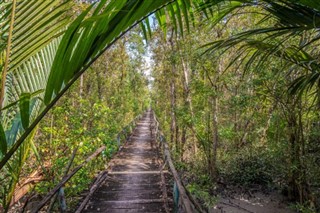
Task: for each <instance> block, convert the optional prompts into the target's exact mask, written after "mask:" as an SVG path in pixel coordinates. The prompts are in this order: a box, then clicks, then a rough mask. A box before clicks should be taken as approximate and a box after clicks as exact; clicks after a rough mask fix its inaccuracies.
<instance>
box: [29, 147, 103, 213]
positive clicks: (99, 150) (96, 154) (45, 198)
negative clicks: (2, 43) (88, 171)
mask: <svg viewBox="0 0 320 213" xmlns="http://www.w3.org/2000/svg"><path fill="white" fill-rule="evenodd" d="M105 148H106V146H105V145H103V146H102V147H100V148H99V149H97V150H96V151H95V152H94V153H93V154H92V155H90V156H89V157H88V158H87V159H86V160H85V161H84V162H82V163H81V164H80V165H79V166H77V167H76V168H74V169H73V170H72V172H71V173H69V174H68V175H66V176H65V177H64V178H63V179H62V180H61V181H60V183H58V184H57V185H56V186H55V187H54V188H53V189H52V190H51V191H50V192H49V193H48V194H47V195H46V196H45V197H44V199H42V201H41V202H40V203H39V204H38V206H37V207H36V208H34V209H33V210H32V213H36V212H38V211H40V209H42V207H43V206H44V205H45V204H46V203H47V202H48V201H49V200H50V199H51V198H52V197H53V196H54V195H55V194H56V193H57V191H58V190H59V189H60V188H61V187H62V186H63V185H64V184H66V183H67V182H68V180H70V178H72V177H73V176H74V175H75V174H76V173H77V172H78V171H79V170H80V169H81V168H82V167H83V166H84V165H85V164H87V163H88V162H89V161H91V160H92V159H93V158H95V157H97V156H98V155H99V154H100V153H101V152H102V151H103V150H105Z"/></svg>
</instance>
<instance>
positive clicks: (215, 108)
mask: <svg viewBox="0 0 320 213" xmlns="http://www.w3.org/2000/svg"><path fill="white" fill-rule="evenodd" d="M215 89H216V92H217V88H215ZM212 109H213V110H212V133H213V134H212V162H211V163H212V165H211V172H210V173H211V178H212V179H213V180H215V179H216V178H217V172H218V171H217V150H218V143H219V135H218V97H217V94H215V95H214V96H213V97H212Z"/></svg>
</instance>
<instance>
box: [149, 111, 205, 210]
mask: <svg viewBox="0 0 320 213" xmlns="http://www.w3.org/2000/svg"><path fill="white" fill-rule="evenodd" d="M152 114H153V120H154V123H153V124H151V127H150V128H151V129H152V130H151V131H152V134H155V137H156V140H157V142H159V147H160V148H161V151H162V154H163V159H164V163H165V164H166V163H167V164H168V166H169V169H170V171H171V173H172V176H173V179H174V186H173V188H174V189H173V192H174V205H175V212H186V213H194V212H201V213H202V212H206V211H205V210H204V209H203V208H202V207H201V206H200V205H199V204H198V203H197V202H196V201H195V200H194V199H193V197H192V196H191V195H190V193H188V191H187V190H186V189H185V187H184V185H183V183H182V181H181V179H180V176H179V174H178V172H177V170H176V169H175V166H174V164H173V161H172V158H171V154H170V150H169V146H168V143H167V141H166V138H165V136H164V134H163V132H162V131H161V129H160V125H159V121H158V119H157V117H156V115H155V113H154V112H153V111H152ZM175 198H177V199H175Z"/></svg>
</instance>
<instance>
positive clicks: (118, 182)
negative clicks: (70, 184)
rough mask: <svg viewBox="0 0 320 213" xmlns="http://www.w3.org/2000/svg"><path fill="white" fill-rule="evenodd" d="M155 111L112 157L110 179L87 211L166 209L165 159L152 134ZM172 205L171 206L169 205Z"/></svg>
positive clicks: (143, 118)
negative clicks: (161, 155) (162, 158)
mask: <svg viewBox="0 0 320 213" xmlns="http://www.w3.org/2000/svg"><path fill="white" fill-rule="evenodd" d="M151 123H152V114H151V112H146V113H145V114H144V116H143V117H142V119H141V120H140V121H139V123H138V124H137V126H136V128H135V129H134V131H133V134H132V135H131V137H130V139H129V141H128V142H127V144H126V145H125V146H124V147H123V148H122V149H121V150H120V151H119V153H118V154H117V155H116V156H115V157H114V158H113V159H112V160H111V162H110V164H109V165H111V166H110V167H111V168H110V169H109V170H108V174H109V175H108V177H109V178H108V179H107V180H106V181H105V183H103V184H102V185H101V186H100V188H99V189H98V190H97V191H96V192H95V193H94V194H93V196H92V197H91V199H90V201H89V203H88V204H87V206H86V209H85V210H84V211H83V212H109V213H111V212H116V213H122V212H166V211H168V210H169V211H171V210H170V207H171V206H172V198H171V199H169V200H170V201H171V202H169V205H168V199H166V198H165V197H166V190H165V188H166V184H165V183H164V182H165V181H164V175H163V173H162V172H160V171H161V167H162V160H161V157H160V154H159V152H158V148H157V145H156V142H155V138H154V136H153V135H151V131H150V124H151ZM169 206H170V207H169Z"/></svg>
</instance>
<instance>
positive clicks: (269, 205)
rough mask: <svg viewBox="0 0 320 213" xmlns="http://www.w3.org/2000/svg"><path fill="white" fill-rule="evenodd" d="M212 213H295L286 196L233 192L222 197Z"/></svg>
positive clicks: (274, 193)
mask: <svg viewBox="0 0 320 213" xmlns="http://www.w3.org/2000/svg"><path fill="white" fill-rule="evenodd" d="M209 212H210V213H294V212H295V211H294V210H292V209H291V208H290V207H289V203H288V201H287V200H286V198H285V197H284V196H282V195H281V194H279V193H278V192H270V193H266V192H259V191H257V192H254V193H252V192H250V191H246V192H240V190H238V191H236V192H233V193H232V195H231V194H229V195H228V196H226V195H224V196H221V197H220V199H219V200H218V203H217V204H216V205H215V206H214V207H213V208H212V209H210V211H209Z"/></svg>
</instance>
